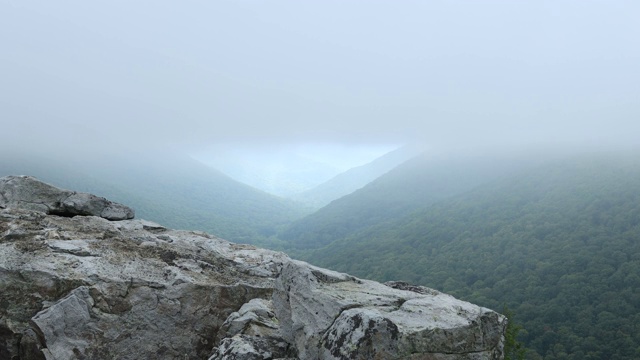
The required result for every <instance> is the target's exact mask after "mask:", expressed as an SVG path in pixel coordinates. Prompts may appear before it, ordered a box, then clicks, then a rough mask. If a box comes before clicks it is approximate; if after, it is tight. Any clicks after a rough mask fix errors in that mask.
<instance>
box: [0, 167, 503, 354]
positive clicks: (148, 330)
mask: <svg viewBox="0 0 640 360" xmlns="http://www.w3.org/2000/svg"><path fill="white" fill-rule="evenodd" d="M15 179H16V178H15V177H12V178H2V179H0V183H2V184H3V185H2V186H0V189H1V190H0V194H2V198H0V201H1V203H0V204H1V205H2V207H3V208H2V209H0V359H13V360H27V359H28V360H43V359H44V360H51V359H55V360H60V359H111V358H117V359H176V360H177V359H278V358H281V359H285V358H288V359H447V360H453V359H469V360H471V359H473V360H480V359H500V358H501V357H502V342H503V332H504V329H505V326H506V320H505V318H504V317H503V316H501V315H499V314H497V313H495V312H493V311H491V310H488V309H485V308H481V307H478V306H475V305H473V304H470V303H466V302H463V301H460V300H457V299H454V298H453V297H451V296H449V295H446V294H442V293H440V292H437V291H435V290H431V289H428V288H424V287H417V286H411V285H409V284H405V283H389V284H388V285H383V284H380V283H377V282H373V281H368V280H362V279H357V278H355V277H352V276H349V275H346V274H342V273H337V272H334V271H330V270H326V269H321V268H317V267H314V266H311V265H309V264H307V263H304V262H300V261H296V260H292V259H290V258H289V257H287V256H286V255H285V254H283V253H279V252H274V251H269V250H264V249H259V248H256V247H253V246H250V245H238V244H233V243H229V242H227V241H225V240H222V239H219V238H216V237H214V236H211V235H208V234H205V233H201V232H192V231H177V230H171V229H166V228H164V227H162V226H161V225H158V224H155V223H152V222H149V221H144V220H122V221H109V220H107V219H105V218H101V217H98V216H74V217H67V216H59V215H60V214H59V213H56V211H53V212H52V211H51V209H52V208H53V207H52V206H53V205H52V204H54V205H55V203H56V202H60V204H62V203H64V199H62V200H60V198H59V197H56V196H52V195H51V194H53V193H55V191H51V190H50V189H48V187H49V185H46V184H44V185H42V184H43V183H39V182H37V181H36V180H35V179H32V178H26V180H25V178H22V180H25V181H23V183H26V184H27V185H26V186H27V188H28V190H25V189H21V188H20V187H19V186H18V184H19V183H21V181H22V180H21V181H16V180H15ZM34 183H35V184H37V185H35V186H34V185H33V184H34ZM7 184H9V185H7ZM34 189H35V190H34ZM38 189H44V190H42V191H41V190H38ZM45 190H46V191H45ZM60 191H62V192H64V190H60ZM20 194H26V195H24V196H26V198H28V199H30V200H28V201H26V202H25V201H24V200H23V198H21V197H20V196H22V195H20ZM38 196H42V197H43V198H39V197H38ZM48 196H50V197H49V198H48ZM71 198H72V199H77V197H71ZM65 199H67V198H65ZM75 201H76V200H73V202H75ZM16 204H17V206H16ZM25 204H31V205H34V206H31V205H25ZM60 206H61V205H60Z"/></svg>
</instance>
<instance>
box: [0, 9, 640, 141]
mask: <svg viewBox="0 0 640 360" xmlns="http://www.w3.org/2000/svg"><path fill="white" fill-rule="evenodd" d="M639 19H640V2H639V1H615V0H607V1H605V0H599V1H589V0H575V1H569V0H567V1H559V0H553V1H543V0H535V1H512V0H509V1H507V0H505V1H479V0H477V1H476V0H474V1H456V0H446V1H445V0H441V1H436V0H420V1H392V0H387V1H376V0H361V1H348V0H340V1H331V0H316V1H311V0H306V1H300V0H296V1H275V0H274V1H257V0H256V1H243V0H233V1H188V0H185V1H159V0H149V1H134V0H126V1H114V0H110V1H80V0H77V1H64V0H57V1H49V0H46V1H45V0H43V1H31V0H14V1H8V0H0V124H1V125H2V130H1V132H0V134H1V137H2V142H3V143H4V144H13V143H16V142H17V143H23V144H25V143H26V144H33V146H37V147H56V146H71V147H78V148H81V147H85V148H88V149H91V148H94V149H95V148H109V147H118V146H122V145H123V144H137V145H142V146H145V147H156V146H165V145H166V146H178V147H183V146H188V147H190V148H192V149H197V148H199V147H202V146H206V145H207V144H212V143H219V142H240V143H243V142H244V143H255V142H285V143H286V142H304V141H311V142H315V143H322V142H331V143H366V144H369V143H375V144H401V143H404V142H408V141H421V142H426V143H429V144H434V145H443V144H446V145H449V146H451V145H452V144H453V145H455V146H457V145H458V144H461V145H465V146H468V145H469V144H483V143H530V142H546V141H567V142H586V143H588V144H597V143H603V142H611V141H614V140H615V141H627V142H634V141H639V139H640V135H639V134H640V43H639V42H640V21H639Z"/></svg>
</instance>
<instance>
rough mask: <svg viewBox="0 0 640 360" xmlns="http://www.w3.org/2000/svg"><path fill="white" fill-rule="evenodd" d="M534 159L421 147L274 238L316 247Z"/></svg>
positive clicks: (296, 247)
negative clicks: (442, 153)
mask: <svg viewBox="0 0 640 360" xmlns="http://www.w3.org/2000/svg"><path fill="white" fill-rule="evenodd" d="M539 161H540V160H539V156H538V155H535V156H534V155H533V154H527V155H523V154H520V155H518V156H514V155H504V154H503V155H496V156H491V157H488V156H484V155H477V156H446V157H443V156H436V155H433V154H430V153H423V154H421V155H419V156H417V157H414V158H412V159H410V160H408V161H406V162H404V163H402V164H401V165H399V166H397V167H396V168H394V169H393V170H391V171H389V172H387V173H386V174H384V175H382V176H381V177H379V178H378V179H376V180H374V181H373V182H371V183H369V184H368V185H366V186H365V187H363V188H361V189H359V190H357V191H355V192H354V193H352V194H349V195H347V196H344V197H342V198H340V199H338V200H335V201H333V202H331V203H330V204H329V205H327V206H325V207H323V208H322V209H320V210H318V211H316V212H315V213H313V214H311V215H308V216H306V217H304V218H302V219H300V220H298V221H296V222H294V223H293V224H292V225H291V226H289V227H288V228H286V230H285V231H283V232H282V233H280V234H279V238H280V239H282V240H284V241H285V242H286V248H287V250H288V251H290V252H292V253H293V254H297V253H296V251H299V250H303V251H304V250H308V249H316V248H320V247H323V246H326V245H328V244H330V243H332V242H334V241H337V240H340V239H344V238H346V237H349V236H351V235H353V234H355V233H357V232H358V231H361V230H363V229H366V228H368V227H370V226H373V225H377V224H379V223H381V222H385V221H389V220H393V219H400V218H402V217H403V216H406V215H407V214H410V213H411V212H413V211H415V210H417V209H420V208H424V207H425V206H429V205H431V204H433V203H435V202H437V201H439V200H442V199H445V198H447V197H451V196H453V195H456V194H460V193H462V192H465V191H468V190H470V189H472V188H474V187H475V186H478V185H480V184H483V183H486V182H488V181H491V180H495V179H497V178H500V177H503V176H506V175H508V174H512V173H514V172H517V171H518V170H521V169H523V168H525V167H526V166H531V164H534V163H538V162H539Z"/></svg>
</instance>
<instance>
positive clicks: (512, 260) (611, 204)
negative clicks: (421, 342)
mask: <svg viewBox="0 0 640 360" xmlns="http://www.w3.org/2000/svg"><path fill="white" fill-rule="evenodd" d="M306 260H309V261H311V262H313V263H315V264H317V265H321V266H325V267H329V268H333V269H336V270H339V271H345V272H349V273H352V274H355V275H357V276H362V277H368V278H372V279H376V280H380V281H386V280H390V279H404V280H406V281H408V282H411V283H416V284H421V285H426V286H430V287H434V288H436V289H439V290H442V291H445V292H448V293H451V294H453V295H455V296H458V297H461V298H463V299H465V300H468V301H472V302H474V303H478V304H481V305H484V306H487V307H489V308H493V309H501V308H502V307H503V305H505V304H506V305H507V306H508V307H509V308H510V309H511V310H513V312H514V313H515V314H516V321H518V322H519V323H521V324H522V325H523V326H524V329H525V330H526V331H525V335H524V337H523V340H524V342H525V344H526V346H527V347H528V348H530V349H531V351H529V354H528V358H530V359H549V360H550V359H575V360H578V359H638V358H640V154H638V153H635V154H627V155H619V154H608V155H590V156H582V157H579V158H573V159H570V160H565V161H559V162H554V163H552V164H548V165H545V166H540V167H536V168H534V169H531V170H528V171H525V172H522V173H520V174H518V175H515V176H511V177H508V178H504V179H502V180H498V181H493V182H491V183H488V184H485V185H482V186H479V187H476V188H474V189H472V190H470V191H468V192H465V193H463V194H459V195H457V196H454V197H451V198H448V199H444V200H442V201H440V202H438V203H436V204H433V205H432V206H430V207H427V208H424V209H422V210H420V211H416V212H414V213H412V214H410V215H408V216H404V217H402V218H400V219H396V220H391V221H388V222H386V223H380V224H378V225H377V226H373V227H369V228H366V229H363V230H361V231H360V232H358V233H357V234H353V235H351V236H350V237H348V238H346V239H342V240H339V241H335V242H333V243H332V244H330V245H329V246H326V247H324V248H322V249H317V250H315V251H312V252H309V253H307V256H306Z"/></svg>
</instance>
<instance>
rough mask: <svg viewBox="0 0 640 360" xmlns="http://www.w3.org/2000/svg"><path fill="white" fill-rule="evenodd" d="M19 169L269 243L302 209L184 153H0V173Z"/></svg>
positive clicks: (195, 226) (153, 213)
mask: <svg viewBox="0 0 640 360" xmlns="http://www.w3.org/2000/svg"><path fill="white" fill-rule="evenodd" d="M14 174H21V175H32V176H36V177H38V178H40V179H41V180H43V181H47V182H50V183H52V184H54V185H56V186H60V187H63V188H69V189H74V190H78V191H86V192H91V193H94V194H98V195H100V196H104V197H108V198H110V199H113V200H114V201H118V202H122V203H124V204H127V205H129V206H131V207H133V208H134V209H135V210H136V217H138V218H143V219H147V220H151V221H156V222H159V223H161V224H163V225H165V226H169V227H172V228H177V229H188V230H202V231H206V232H209V233H211V234H215V235H217V236H220V237H222V238H225V239H228V240H230V241H235V242H246V243H264V242H265V241H266V239H267V238H269V237H270V236H272V235H273V234H275V233H276V231H277V230H278V228H279V227H281V226H283V225H285V224H288V223H290V222H291V221H293V220H295V219H297V218H299V217H301V216H303V214H304V211H305V209H304V208H303V207H302V206H300V205H299V204H297V203H295V202H293V201H291V200H286V199H282V198H279V197H277V196H273V195H270V194H267V193H264V192H262V191H259V190H257V189H254V188H252V187H250V186H247V185H244V184H241V183H239V182H237V181H235V180H233V179H231V178H229V177H228V176H226V175H224V174H222V173H221V172H219V171H217V170H215V169H212V168H209V167H207V166H205V165H202V164H200V163H198V162H197V161H195V160H193V159H191V158H189V157H188V156H185V155H181V154H171V153H158V154H155V155H153V156H151V155H149V154H146V155H144V154H136V155H131V156H124V155H123V156H109V157H100V156H97V155H93V156H85V157H83V158H82V160H78V159H77V158H76V157H73V156H70V157H69V158H66V159H60V158H47V157H46V156H42V155H33V154H19V153H8V152H4V153H3V154H0V176H4V175H14Z"/></svg>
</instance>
